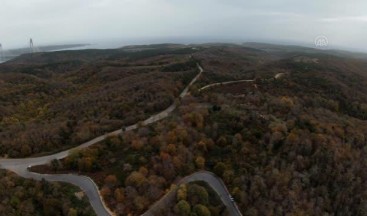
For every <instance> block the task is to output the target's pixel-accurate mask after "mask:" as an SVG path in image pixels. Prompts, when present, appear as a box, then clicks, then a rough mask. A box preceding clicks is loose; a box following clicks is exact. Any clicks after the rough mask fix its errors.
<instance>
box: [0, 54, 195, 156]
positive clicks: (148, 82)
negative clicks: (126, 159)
mask: <svg viewBox="0 0 367 216" xmlns="http://www.w3.org/2000/svg"><path fill="white" fill-rule="evenodd" d="M192 52H193V51H192V50H190V49H184V48H182V49H181V48H180V49H163V48H162V49H154V50H145V51H137V52H131V51H130V52H128V51H123V50H82V51H63V52H54V53H36V54H28V55H23V56H21V57H19V58H16V59H14V60H12V61H10V62H7V63H5V64H1V65H0V139H1V143H0V155H1V156H5V155H7V156H9V157H26V156H30V155H34V154H38V153H45V152H55V151H59V150H60V149H65V148H70V147H72V146H75V145H79V144H81V143H82V142H85V141H88V140H89V139H92V138H94V137H95V136H97V135H101V134H103V133H105V132H107V131H111V130H115V129H118V128H121V127H123V126H126V125H129V124H133V123H136V122H138V121H140V120H143V119H145V118H146V117H147V116H149V115H151V114H153V113H156V112H159V111H161V110H163V109H165V108H167V107H168V106H169V105H170V104H171V103H172V102H173V100H174V98H175V97H177V96H178V93H179V92H180V91H181V90H182V89H183V87H184V86H185V85H186V84H187V83H188V82H189V81H190V80H191V79H192V78H193V77H194V75H195V74H196V65H195V63H194V64H193V63H192V62H193V61H194V60H193V59H191V58H190V54H191V53H192Z"/></svg>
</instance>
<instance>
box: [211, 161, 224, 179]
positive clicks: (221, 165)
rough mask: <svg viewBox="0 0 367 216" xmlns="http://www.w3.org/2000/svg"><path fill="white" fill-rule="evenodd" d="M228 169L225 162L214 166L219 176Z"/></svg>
mask: <svg viewBox="0 0 367 216" xmlns="http://www.w3.org/2000/svg"><path fill="white" fill-rule="evenodd" d="M225 170H226V165H225V164H224V163H223V162H218V163H217V164H216V165H215V167H214V173H215V174H217V175H218V176H222V175H223V172H224V171H225Z"/></svg>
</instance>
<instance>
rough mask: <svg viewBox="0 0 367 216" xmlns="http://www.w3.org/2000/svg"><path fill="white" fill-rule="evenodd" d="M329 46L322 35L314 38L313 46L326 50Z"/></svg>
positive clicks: (326, 39)
mask: <svg viewBox="0 0 367 216" xmlns="http://www.w3.org/2000/svg"><path fill="white" fill-rule="evenodd" d="M328 45H329V40H328V38H327V37H326V36H324V35H319V36H317V37H316V38H315V46H316V47H318V48H326V47H327V46H328Z"/></svg>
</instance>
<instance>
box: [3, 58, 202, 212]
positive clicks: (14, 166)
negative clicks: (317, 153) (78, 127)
mask: <svg viewBox="0 0 367 216" xmlns="http://www.w3.org/2000/svg"><path fill="white" fill-rule="evenodd" d="M197 67H198V69H199V73H198V74H197V75H196V76H195V77H194V79H193V80H192V81H191V82H190V83H189V84H188V85H187V86H186V88H185V89H184V90H183V91H182V93H181V94H180V96H179V98H183V97H185V96H186V95H187V93H188V91H189V89H190V87H191V86H192V85H193V84H194V83H195V82H196V81H197V79H198V78H199V77H200V76H201V74H202V73H203V71H204V70H203V68H202V67H201V66H200V65H199V64H198V65H197ZM176 107H177V102H176V101H175V102H174V103H173V104H172V105H171V106H169V107H168V108H167V109H165V110H163V111H162V112H160V113H158V114H155V115H153V116H151V117H150V118H148V119H146V120H145V121H143V122H142V123H141V124H142V125H144V126H145V125H149V124H152V123H154V122H157V121H160V120H162V119H164V118H166V117H168V116H169V114H171V113H172V112H173V111H174V110H175V109H176ZM138 127H139V123H137V124H133V125H130V126H128V127H126V128H125V129H124V131H130V130H134V129H136V128H138ZM124 131H123V130H122V129H119V130H116V131H113V132H110V133H107V134H104V135H102V136H99V137H96V138H94V139H92V140H90V141H88V142H85V143H83V144H81V145H79V146H77V147H75V148H72V149H69V150H66V151H62V152H59V153H56V154H53V155H48V156H43V157H36V158H23V159H0V168H1V169H7V170H11V171H13V172H15V173H16V174H18V175H19V176H21V177H24V178H31V179H35V180H41V179H45V180H47V181H58V182H67V183H71V184H73V185H76V186H78V187H80V188H81V189H82V190H83V191H84V192H85V194H86V195H87V196H88V198H89V201H90V203H91V205H92V207H93V209H94V210H95V212H96V214H97V215H99V216H108V215H113V213H112V212H111V211H110V210H109V209H108V208H107V207H106V206H105V204H104V202H103V200H102V199H101V196H100V195H99V190H98V187H97V185H96V184H95V183H94V182H93V180H92V179H90V178H89V177H86V176H78V175H72V174H66V175H48V174H37V173H32V172H29V171H28V168H29V167H31V166H36V165H42V164H47V163H50V162H51V161H52V160H54V159H57V160H60V159H63V158H65V157H67V156H68V155H69V154H70V153H71V152H72V151H74V150H77V149H84V148H87V147H89V146H92V145H94V144H97V143H99V142H101V141H103V140H105V139H106V138H107V137H110V136H115V135H119V134H121V133H122V132H124Z"/></svg>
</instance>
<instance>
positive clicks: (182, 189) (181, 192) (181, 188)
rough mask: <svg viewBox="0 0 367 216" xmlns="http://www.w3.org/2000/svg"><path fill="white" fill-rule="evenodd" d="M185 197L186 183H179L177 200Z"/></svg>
mask: <svg viewBox="0 0 367 216" xmlns="http://www.w3.org/2000/svg"><path fill="white" fill-rule="evenodd" d="M186 198H187V187H186V184H181V185H180V186H179V187H178V190H177V200H186Z"/></svg>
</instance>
